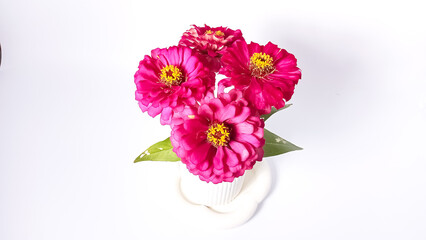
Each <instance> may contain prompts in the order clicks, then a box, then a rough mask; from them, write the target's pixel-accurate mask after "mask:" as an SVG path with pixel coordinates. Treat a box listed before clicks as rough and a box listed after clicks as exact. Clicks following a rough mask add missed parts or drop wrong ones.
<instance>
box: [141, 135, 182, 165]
mask: <svg viewBox="0 0 426 240" xmlns="http://www.w3.org/2000/svg"><path fill="white" fill-rule="evenodd" d="M141 161H168V162H177V161H180V158H179V157H178V156H177V155H176V153H175V152H173V146H172V143H171V142H170V138H169V137H168V138H167V139H165V140H163V141H161V142H158V143H156V144H154V145H152V146H151V147H149V148H148V149H147V150H145V151H144V152H143V153H141V155H139V156H138V157H137V158H136V159H135V163H136V162H141Z"/></svg>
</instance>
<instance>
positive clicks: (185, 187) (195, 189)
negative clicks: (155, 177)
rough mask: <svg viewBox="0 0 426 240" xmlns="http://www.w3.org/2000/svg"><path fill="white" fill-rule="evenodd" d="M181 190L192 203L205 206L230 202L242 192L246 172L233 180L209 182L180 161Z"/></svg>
mask: <svg viewBox="0 0 426 240" xmlns="http://www.w3.org/2000/svg"><path fill="white" fill-rule="evenodd" d="M180 164H181V165H180V176H181V178H180V190H181V193H182V195H183V196H184V197H185V198H186V200H188V201H189V202H191V203H194V204H200V205H205V206H219V205H225V204H228V203H230V202H231V201H232V200H234V198H235V197H236V196H237V195H238V194H239V193H240V191H241V188H242V186H243V183H244V178H245V174H244V175H243V176H241V177H238V178H235V179H234V181H233V182H222V183H218V184H214V183H211V182H210V183H207V182H204V181H202V180H200V178H199V177H198V176H196V175H194V174H192V173H190V172H189V171H188V169H187V168H186V165H185V164H183V163H180Z"/></svg>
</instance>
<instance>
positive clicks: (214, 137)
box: [207, 123, 231, 147]
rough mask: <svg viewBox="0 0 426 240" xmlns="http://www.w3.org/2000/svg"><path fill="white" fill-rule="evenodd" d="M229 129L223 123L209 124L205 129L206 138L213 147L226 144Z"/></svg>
mask: <svg viewBox="0 0 426 240" xmlns="http://www.w3.org/2000/svg"><path fill="white" fill-rule="evenodd" d="M230 133H231V131H230V129H229V127H227V126H225V124H224V123H215V124H212V125H210V127H209V130H207V140H208V141H209V142H210V143H211V144H212V145H213V146H215V147H218V146H226V145H227V144H228V142H229V140H230V136H229V135H230Z"/></svg>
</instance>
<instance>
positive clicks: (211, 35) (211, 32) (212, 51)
mask: <svg viewBox="0 0 426 240" xmlns="http://www.w3.org/2000/svg"><path fill="white" fill-rule="evenodd" d="M193 26H194V27H193V28H191V29H189V30H187V31H186V32H185V33H184V34H183V36H182V38H181V40H180V41H179V45H181V46H187V47H190V48H193V49H195V50H196V51H198V52H200V53H201V54H202V55H203V56H204V57H205V60H206V62H207V64H208V65H209V66H210V68H211V69H212V71H215V72H217V71H219V69H220V67H221V63H220V58H221V57H222V52H223V51H225V50H226V48H227V47H228V46H231V45H232V43H234V42H235V41H236V40H238V39H243V36H242V33H241V31H240V30H232V29H229V28H224V27H216V28H212V27H209V26H207V25H204V27H197V26H195V25H193Z"/></svg>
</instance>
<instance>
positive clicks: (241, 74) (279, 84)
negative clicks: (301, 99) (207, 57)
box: [219, 40, 301, 114]
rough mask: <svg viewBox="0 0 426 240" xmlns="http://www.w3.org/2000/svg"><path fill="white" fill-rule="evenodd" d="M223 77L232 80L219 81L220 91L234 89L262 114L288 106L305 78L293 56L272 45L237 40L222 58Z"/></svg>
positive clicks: (221, 71) (221, 70)
mask: <svg viewBox="0 0 426 240" xmlns="http://www.w3.org/2000/svg"><path fill="white" fill-rule="evenodd" d="M222 63H223V68H222V69H220V72H219V73H221V74H224V75H226V76H227V77H228V78H226V79H223V80H222V81H221V82H219V90H220V91H223V88H225V87H230V86H234V87H235V88H236V89H239V90H242V91H243V94H244V97H245V98H246V99H247V100H248V101H249V102H251V103H252V104H253V106H254V107H255V108H256V109H257V110H258V111H259V113H260V114H265V113H269V112H270V111H271V106H274V107H275V108H277V109H280V108H282V107H284V105H285V102H284V100H285V101H288V100H290V98H291V96H292V95H293V92H294V87H295V85H296V84H297V82H298V81H299V79H300V77H301V72H300V69H299V68H298V67H297V60H296V58H295V57H294V55H293V54H291V53H288V52H287V51H286V50H284V49H280V48H278V47H277V45H275V44H272V43H271V42H269V43H268V44H266V45H265V46H261V45H259V44H257V43H253V42H252V43H250V44H248V45H247V43H246V42H245V41H241V40H240V41H236V42H235V43H234V44H233V45H232V47H230V48H228V50H227V52H225V53H224V55H223V56H222Z"/></svg>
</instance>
